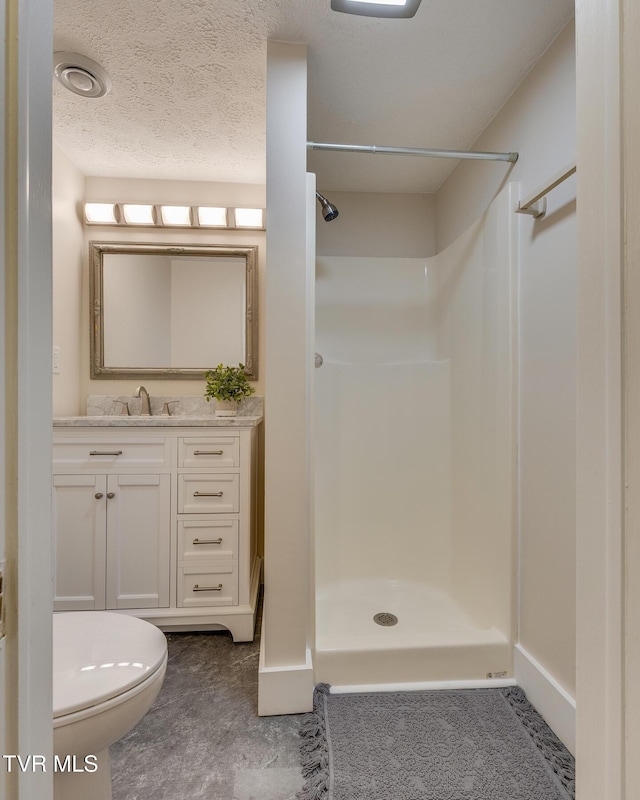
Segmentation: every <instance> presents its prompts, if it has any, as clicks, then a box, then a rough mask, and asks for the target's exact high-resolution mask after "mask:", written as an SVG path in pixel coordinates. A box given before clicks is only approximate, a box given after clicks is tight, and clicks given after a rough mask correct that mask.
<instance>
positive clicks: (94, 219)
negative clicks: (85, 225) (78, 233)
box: [84, 203, 118, 225]
mask: <svg viewBox="0 0 640 800" xmlns="http://www.w3.org/2000/svg"><path fill="white" fill-rule="evenodd" d="M116 213H117V206H116V204H115V203H85V204H84V216H85V219H86V221H87V222H89V223H90V224H93V225H117V223H118V218H117V217H116Z"/></svg>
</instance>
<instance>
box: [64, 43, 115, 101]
mask: <svg viewBox="0 0 640 800" xmlns="http://www.w3.org/2000/svg"><path fill="white" fill-rule="evenodd" d="M53 74H54V75H55V76H56V78H57V79H58V80H59V81H60V83H61V84H62V85H63V86H64V87H65V89H68V90H69V91H70V92H73V93H74V94H79V95H80V96H81V97H104V95H105V94H108V92H109V91H111V78H110V77H109V76H108V75H107V73H106V72H105V71H104V70H103V69H102V67H101V66H100V64H96V62H95V61H92V60H91V59H90V58H87V57H86V56H82V55H80V53H60V52H59V53H54V54H53Z"/></svg>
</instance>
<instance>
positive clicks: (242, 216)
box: [235, 208, 264, 228]
mask: <svg viewBox="0 0 640 800" xmlns="http://www.w3.org/2000/svg"><path fill="white" fill-rule="evenodd" d="M235 217H236V228H263V227H264V222H263V216H262V209H261V208H236V209H235Z"/></svg>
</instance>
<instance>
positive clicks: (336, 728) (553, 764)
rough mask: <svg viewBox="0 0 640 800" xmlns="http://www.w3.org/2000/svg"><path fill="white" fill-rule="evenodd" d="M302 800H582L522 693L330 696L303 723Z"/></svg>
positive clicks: (554, 742)
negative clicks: (578, 799) (577, 799)
mask: <svg viewBox="0 0 640 800" xmlns="http://www.w3.org/2000/svg"><path fill="white" fill-rule="evenodd" d="M300 735H301V736H302V739H303V741H302V746H301V755H302V770H303V774H304V777H305V785H304V787H303V789H302V790H301V791H300V792H299V793H298V798H299V799H300V800H573V798H574V797H575V763H574V760H573V756H572V755H571V754H570V753H569V751H568V750H567V749H566V748H565V747H564V745H563V744H562V742H561V741H560V740H559V739H558V738H557V736H556V735H555V734H554V733H553V731H552V730H551V729H550V728H549V727H548V725H547V724H546V723H545V722H544V720H543V719H542V717H541V716H540V715H539V714H538V713H537V712H536V710H535V709H534V708H533V706H531V704H530V703H529V702H528V701H527V698H526V697H525V695H524V692H523V691H522V689H520V688H518V687H513V688H511V687H510V688H507V689H462V690H455V691H444V690H442V691H440V690H437V691H421V692H380V693H372V694H333V695H332V694H330V692H329V687H328V686H327V685H326V684H320V685H319V686H317V687H316V690H315V693H314V711H313V713H311V714H306V715H305V716H304V718H303V721H302V724H301V728H300Z"/></svg>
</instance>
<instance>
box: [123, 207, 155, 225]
mask: <svg viewBox="0 0 640 800" xmlns="http://www.w3.org/2000/svg"><path fill="white" fill-rule="evenodd" d="M122 213H123V214H124V219H125V222H126V223H127V224H128V225H155V220H154V218H153V206H143V205H129V204H128V203H125V204H124V205H123V206H122Z"/></svg>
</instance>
